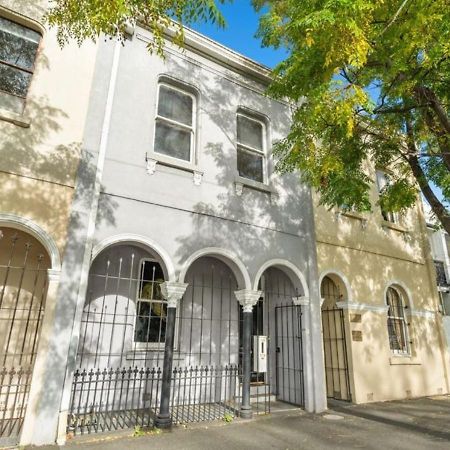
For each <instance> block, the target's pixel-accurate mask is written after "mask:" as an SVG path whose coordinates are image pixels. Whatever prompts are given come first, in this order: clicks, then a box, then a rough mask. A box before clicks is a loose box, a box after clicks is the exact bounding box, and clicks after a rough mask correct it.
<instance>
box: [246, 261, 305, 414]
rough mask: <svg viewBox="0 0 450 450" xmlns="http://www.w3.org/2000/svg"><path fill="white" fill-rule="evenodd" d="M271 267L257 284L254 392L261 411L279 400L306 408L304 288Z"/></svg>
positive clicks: (286, 273) (289, 275) (280, 269)
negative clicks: (298, 301) (303, 325)
mask: <svg viewBox="0 0 450 450" xmlns="http://www.w3.org/2000/svg"><path fill="white" fill-rule="evenodd" d="M290 272H291V271H290V270H288V269H286V268H284V267H274V266H270V267H268V268H266V269H265V270H264V272H263V273H262V275H261V276H260V279H259V282H258V289H259V290H261V291H262V295H261V298H260V300H259V302H258V303H257V304H256V305H255V306H254V308H253V339H252V363H253V372H252V386H251V393H253V399H254V402H255V403H256V407H255V408H254V409H255V410H256V411H259V412H264V413H267V412H270V410H271V409H272V406H271V403H273V401H275V400H278V401H281V402H286V403H290V404H293V405H297V406H304V369H303V336H302V310H301V308H302V307H301V306H300V305H299V304H298V303H297V300H298V299H300V298H301V297H303V296H304V294H305V292H304V287H303V286H302V284H301V282H300V280H298V279H297V277H296V276H295V274H294V273H290Z"/></svg>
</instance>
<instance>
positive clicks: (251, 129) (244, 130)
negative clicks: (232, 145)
mask: <svg viewBox="0 0 450 450" xmlns="http://www.w3.org/2000/svg"><path fill="white" fill-rule="evenodd" d="M237 140H238V142H239V143H240V144H244V145H248V146H249V147H252V148H256V149H258V150H263V127H262V125H261V124H260V123H259V122H256V121H254V120H250V119H248V118H247V117H244V116H241V115H239V114H238V116H237Z"/></svg>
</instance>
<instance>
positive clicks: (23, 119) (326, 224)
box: [0, 0, 448, 445]
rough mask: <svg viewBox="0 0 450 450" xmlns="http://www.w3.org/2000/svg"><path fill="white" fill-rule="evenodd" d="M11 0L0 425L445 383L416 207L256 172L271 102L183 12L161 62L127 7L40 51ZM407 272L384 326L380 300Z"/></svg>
mask: <svg viewBox="0 0 450 450" xmlns="http://www.w3.org/2000/svg"><path fill="white" fill-rule="evenodd" d="M24 3H25V4H27V5H29V6H28V7H27V8H21V9H20V11H19V10H18V8H17V6H16V5H15V2H9V1H5V0H4V1H1V2H0V5H2V6H1V7H0V24H1V26H2V28H0V32H1V33H3V34H2V39H6V40H7V42H9V43H10V44H9V45H10V46H9V47H8V48H10V49H12V52H13V53H14V52H17V54H18V55H22V54H23V49H24V48H25V49H30V50H29V51H28V53H27V55H28V60H27V61H25V63H23V64H22V63H21V64H22V65H20V64H17V60H16V61H15V63H14V64H13V63H12V62H11V60H10V59H11V58H10V59H8V58H9V56H8V55H2V54H0V69H1V70H3V71H11V70H13V71H14V70H15V71H17V73H18V74H19V75H20V77H19V78H20V79H25V80H28V81H29V85H27V84H26V83H25V85H24V84H20V83H19V84H17V83H13V85H14V86H16V85H21V86H28V90H27V89H25V88H24V90H23V91H22V92H19V93H18V92H11V90H12V87H11V86H7V85H4V86H3V85H2V86H1V90H2V91H3V93H2V97H0V99H2V101H4V102H6V103H5V104H3V106H2V111H0V118H1V119H2V120H1V121H0V125H1V126H2V128H1V129H0V132H1V133H2V136H16V138H15V140H14V141H12V140H11V139H9V140H6V141H5V142H7V145H4V146H3V147H4V154H8V155H14V160H11V159H10V158H9V159H8V158H7V159H2V162H1V164H2V172H1V173H0V176H1V177H3V178H4V179H2V181H1V182H2V191H4V192H6V194H5V195H4V196H2V199H1V202H2V203H1V205H2V206H1V212H0V226H1V230H2V233H3V238H2V239H0V246H1V247H0V249H1V252H0V270H1V272H0V283H1V284H0V290H1V292H2V293H1V299H2V300H1V302H0V313H1V318H2V320H3V323H4V325H5V326H4V327H3V329H4V330H5V331H4V332H3V334H1V335H0V337H1V339H2V346H3V347H2V349H3V353H2V355H1V356H2V358H3V360H4V361H3V366H4V369H3V372H1V374H0V377H1V379H2V385H1V391H0V402H1V405H2V408H3V409H2V410H1V413H2V414H3V416H2V417H0V419H1V420H0V425H1V428H0V440H1V441H0V442H2V443H13V444H17V443H20V444H23V445H26V444H36V445H41V444H49V443H53V442H55V441H57V442H58V443H61V444H62V443H64V442H65V440H66V437H67V435H73V434H75V435H77V434H81V433H95V432H101V431H108V430H114V429H118V428H128V427H134V426H142V427H146V426H153V425H156V426H159V427H167V426H170V425H171V424H172V423H186V422H191V421H203V420H213V419H221V418H227V417H229V416H232V417H233V416H237V415H239V416H240V417H243V418H245V417H250V416H251V415H252V414H256V413H268V412H270V411H271V410H272V409H274V408H276V407H277V404H278V402H287V403H290V404H294V405H297V406H299V407H303V408H305V409H306V410H307V411H310V412H321V411H323V410H325V409H326V406H327V396H328V397H335V398H340V399H343V400H351V401H355V402H364V401H372V400H380V399H383V400H384V399H389V398H404V397H407V396H409V395H430V394H435V393H440V392H442V393H446V392H448V385H447V384H446V383H448V382H447V378H446V377H447V375H446V373H447V372H446V370H447V369H446V367H447V366H446V364H448V362H447V363H446V362H445V361H443V360H442V351H443V347H442V345H441V342H440V341H439V335H438V334H436V333H438V332H439V331H437V332H435V331H433V329H432V327H431V326H429V324H432V323H433V324H434V322H432V321H435V319H436V317H438V316H437V315H436V313H437V310H436V304H435V301H434V300H435V297H434V295H435V290H433V287H432V285H431V284H429V283H428V278H426V277H427V276H428V275H427V273H432V268H431V269H429V265H428V259H427V258H428V257H427V253H426V252H427V249H426V247H425V246H424V245H425V244H424V241H423V240H421V239H422V237H423V236H422V234H421V233H422V231H420V226H421V225H420V224H421V222H420V220H422V219H420V216H418V215H415V214H416V212H413V213H411V214H413V215H412V216H411V220H412V225H411V227H412V228H411V230H412V231H413V232H411V233H409V234H407V236H408V239H410V240H408V239H406V240H405V239H403V236H406V234H405V235H403V234H400V235H395V232H399V230H396V228H395V226H394V225H392V226H390V227H387V228H388V230H387V231H386V230H385V231H383V229H384V228H383V229H382V228H380V229H379V230H378V228H377V227H378V226H379V225H380V224H379V223H378V222H379V220H378V219H379V218H378V217H377V216H376V215H375V214H376V213H374V215H373V216H371V217H368V218H363V217H359V216H357V215H349V214H346V215H345V217H344V215H342V214H338V215H337V216H336V215H333V214H331V213H330V212H328V211H324V210H322V209H321V208H320V207H317V206H314V198H313V195H312V193H311V191H310V189H309V187H308V186H306V185H304V184H302V183H300V182H299V179H298V174H292V175H284V176H279V175H278V174H276V173H275V172H274V163H273V158H272V156H271V147H272V143H273V142H275V141H276V140H277V139H280V138H282V137H283V136H285V135H286V133H287V132H288V129H289V125H290V120H291V109H290V108H291V106H290V105H289V104H287V103H285V102H283V101H276V100H273V99H270V98H268V97H267V96H266V95H265V94H264V92H265V89H266V87H267V85H268V83H269V81H270V78H269V71H268V70H267V69H266V68H264V67H262V66H261V65H259V64H256V63H254V62H253V61H250V60H248V59H247V58H245V57H243V56H241V55H238V54H236V53H234V52H233V51H231V50H229V49H227V48H224V47H223V46H221V45H219V44H217V43H215V42H213V41H211V40H209V39H207V38H205V37H203V36H201V35H199V34H197V33H195V32H192V31H189V30H187V31H186V42H185V47H184V48H183V49H180V48H178V47H177V46H175V45H173V44H172V43H171V41H170V37H169V38H168V40H167V45H166V49H165V53H166V54H165V59H160V58H159V57H157V56H155V55H150V54H149V52H148V49H147V45H148V43H149V42H151V39H152V35H151V33H150V32H149V31H148V30H147V29H145V28H143V27H141V26H136V27H135V28H131V27H130V30H129V36H128V39H127V40H126V41H125V43H124V44H122V43H116V42H113V41H107V42H104V41H103V40H100V41H99V42H98V43H97V44H88V45H83V46H82V47H81V48H77V47H71V46H69V47H65V48H64V49H63V50H60V49H59V48H58V47H57V44H56V39H55V36H54V34H53V32H51V31H46V30H45V28H44V27H43V26H42V24H41V18H42V13H43V12H44V11H45V7H46V5H45V4H44V3H43V4H42V5H40V6H36V4H35V2H24ZM31 3H33V5H31ZM39 36H40V37H39ZM18 39H19V41H17V40H18ZM17 42H19V43H20V45H19V46H16V44H14V43H17ZM36 44H37V45H36ZM18 48H19V49H20V51H17V49H18ZM38 48H39V50H37V49H38ZM33 49H34V50H36V51H35V52H34V53H33V51H34V50H33ZM19 59H20V58H19ZM41 66H42V67H41ZM5 67H6V69H5ZM35 68H36V70H35ZM33 72H34V73H33ZM11 79H13V77H12V76H11V74H8V73H7V74H6V76H5V75H3V78H2V80H11ZM40 89H41V90H40ZM38 94H39V95H40V96H38ZM35 100H36V102H35ZM33 102H35V105H36V106H34V103H33ZM43 105H45V108H44V107H43ZM29 117H31V120H28V119H27V118H29ZM3 127H4V128H3ZM46 133H47V134H46ZM69 149H71V150H72V153H71V152H69ZM19 150H20V151H19ZM4 161H7V164H6V165H5V163H4ZM37 162H39V164H37ZM19 169H21V170H22V172H21V171H19ZM9 186H10V189H9V190H6V191H5V190H4V189H6V188H8V187H9ZM374 189H375V188H374ZM374 196H376V193H375V194H374ZM374 198H375V197H374ZM375 201H376V199H375ZM380 220H381V219H380ZM415 220H418V222H417V224H415V222H414V221H415ZM346 221H348V222H346ZM365 225H367V231H366V228H365ZM384 225H386V224H384ZM418 227H419V228H418ZM397 228H399V226H397ZM400 231H401V230H400ZM316 233H317V234H316ZM364 233H365V234H364ZM389 233H392V236H391V235H390V234H389ZM394 235H395V236H394ZM21 243H23V245H22V247H20V244H21ZM380 249H381V250H380ZM363 250H364V251H366V253H364V252H363ZM355 251H358V252H359V253H358V254H357V255H356V254H353V253H352V252H355ZM375 254H377V255H379V256H377V257H374V256H373V255H375ZM41 255H42V256H41ZM30 261H32V263H31V262H30ZM406 262H407V264H406V265H405V263H406ZM380 264H383V265H384V267H385V269H386V270H385V271H382V272H381V271H380ZM429 270H431V272H427V271H429ZM412 278H414V280H415V281H412ZM420 279H424V280H426V282H425V284H423V286H421V285H420V281H418V280H420ZM389 280H394V281H392V282H389ZM391 285H392V286H393V291H392V294H389V295H390V296H388V294H387V292H388V290H389V288H390V286H391ZM384 286H386V289H387V290H386V291H384V290H383V289H384ZM412 291H413V292H414V301H413V302H412V300H411V304H412V303H414V308H411V309H410V310H409V311H411V314H410V315H411V317H413V320H414V325H413V327H411V328H408V329H407V332H408V336H409V337H408V338H406V334H405V332H404V330H406V328H405V327H406V326H407V327H410V324H408V325H405V323H406V320H405V317H403V316H402V317H399V316H397V315H395V314H388V312H389V311H391V312H392V311H393V309H392V308H393V307H394V306H391V305H390V304H389V303H387V301H388V300H389V301H391V302H393V303H392V305H394V303H395V301H397V300H398V299H397V297H395V295H404V296H407V295H409V293H410V292H412ZM416 291H417V292H418V293H417V294H416ZM389 292H390V291H389ZM396 293H397V294H396ZM400 293H401V294H400ZM392 296H394V297H395V298H393V297H392ZM388 297H389V299H388ZM392 298H393V300H392ZM402 298H406V297H402ZM407 298H408V299H410V298H411V299H412V297H407ZM416 298H417V300H416ZM3 299H5V300H3ZM364 299H366V300H364ZM396 299H397V300H396ZM408 301H410V300H408ZM397 303H398V302H397ZM388 306H389V307H391V310H389V308H388ZM2 308H3V309H2ZM361 311H363V312H361ZM409 311H408V313H409ZM394 312H395V311H394ZM400 319H401V320H400ZM422 320H423V322H422ZM437 323H438V326H439V321H438V320H437ZM416 324H417V325H416ZM419 324H420V327H419ZM422 324H425V325H424V326H423V327H422ZM361 328H362V329H361ZM419 328H420V330H421V334H420V339H422V340H424V341H426V340H427V339H431V340H432V342H434V343H437V344H439V345H437V344H436V345H437V347H436V348H437V349H438V350H436V351H434V352H432V353H431V354H429V355H427V353H426V351H425V350H426V349H425V348H422V347H421V346H420V345H418V343H419V337H418V335H415V334H414V333H415V332H416V330H418V329H419ZM402 333H403V334H402ZM361 336H362V339H359V338H360V337H361ZM409 340H411V341H412V342H417V344H416V343H415V344H410V343H408V342H409ZM415 340H416V341H415ZM400 345H406V346H407V349H410V348H412V349H413V353H412V354H407V353H406V352H405V353H404V354H402V355H400V354H399V353H401V352H399V350H401V348H400V347H399V346H400ZM412 345H414V346H415V347H413V346H412ZM375 349H376V350H375ZM379 349H382V352H379ZM419 349H420V351H419ZM374 352H375V353H376V354H374ZM368 355H370V358H369V359H368ZM402 357H405V358H404V359H402ZM407 358H409V359H407ZM391 360H392V361H391ZM402 361H403V363H402V364H400V362H402ZM418 361H421V362H418ZM392 362H393V363H392ZM405 362H406V363H405ZM391 366H395V367H391ZM398 366H400V367H398ZM410 366H411V367H410ZM425 369H426V370H425ZM411 374H412V375H411ZM380 376H382V377H383V380H385V381H386V383H389V380H392V379H395V383H394V382H393V381H391V387H392V389H391V388H389V389H388V390H386V391H384V392H378V391H377V390H376V389H377V386H376V384H377V380H379V379H380V378H379V377H380ZM411 377H413V379H414V383H416V384H415V386H416V385H417V386H419V381H417V380H418V379H419V378H422V380H423V383H422V385H420V388H419V387H417V388H414V389H412V390H411V389H410V394H408V386H409V384H408V383H410V381H409V380H410V379H411ZM378 384H379V383H378ZM366 391H367V392H369V393H370V392H371V393H373V395H372V397H370V396H369V395H366Z"/></svg>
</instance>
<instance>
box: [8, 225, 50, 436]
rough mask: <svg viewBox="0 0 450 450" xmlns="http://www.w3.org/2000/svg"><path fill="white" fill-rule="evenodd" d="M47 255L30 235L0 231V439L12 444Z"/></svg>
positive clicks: (32, 352)
mask: <svg viewBox="0 0 450 450" xmlns="http://www.w3.org/2000/svg"><path fill="white" fill-rule="evenodd" d="M49 266H50V263H49V258H48V256H47V255H46V254H44V249H43V247H42V246H41V244H40V243H39V242H38V241H36V240H35V239H34V238H32V237H31V236H28V235H26V234H25V233H22V232H16V231H15V230H13V229H10V228H2V229H1V230H0V352H1V353H0V359H1V364H2V370H1V371H0V444H3V445H4V444H6V445H7V444H15V443H17V441H18V440H19V436H20V432H21V430H22V425H23V421H24V418H25V412H26V408H27V402H28V397H29V393H30V387H31V377H32V372H33V366H34V362H35V359H36V351H37V344H38V338H39V330H40V325H41V322H42V317H43V315H44V304H45V296H46V293H47V269H48V267H49Z"/></svg>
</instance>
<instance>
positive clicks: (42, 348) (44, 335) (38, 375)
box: [20, 269, 61, 446]
mask: <svg viewBox="0 0 450 450" xmlns="http://www.w3.org/2000/svg"><path fill="white" fill-rule="evenodd" d="M60 274H61V272H60V271H59V270H53V269H48V270H47V280H48V287H47V295H46V299H45V306H44V317H43V320H42V324H41V331H40V336H39V343H38V347H37V352H36V361H35V363H34V368H33V375H32V380H31V387H30V395H29V397H28V405H27V410H26V413H25V419H24V423H23V427H22V433H21V435H20V445H21V446H22V445H28V444H29V443H30V442H31V440H32V436H33V433H34V426H35V417H36V411H38V410H39V409H40V408H41V405H42V403H44V402H45V399H46V397H47V396H48V395H51V393H49V392H48V380H46V379H45V377H44V375H45V368H46V366H47V359H48V346H49V342H50V340H51V336H52V334H54V333H55V328H57V327H56V326H55V309H56V308H55V306H56V298H57V293H58V286H59V278H60Z"/></svg>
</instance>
